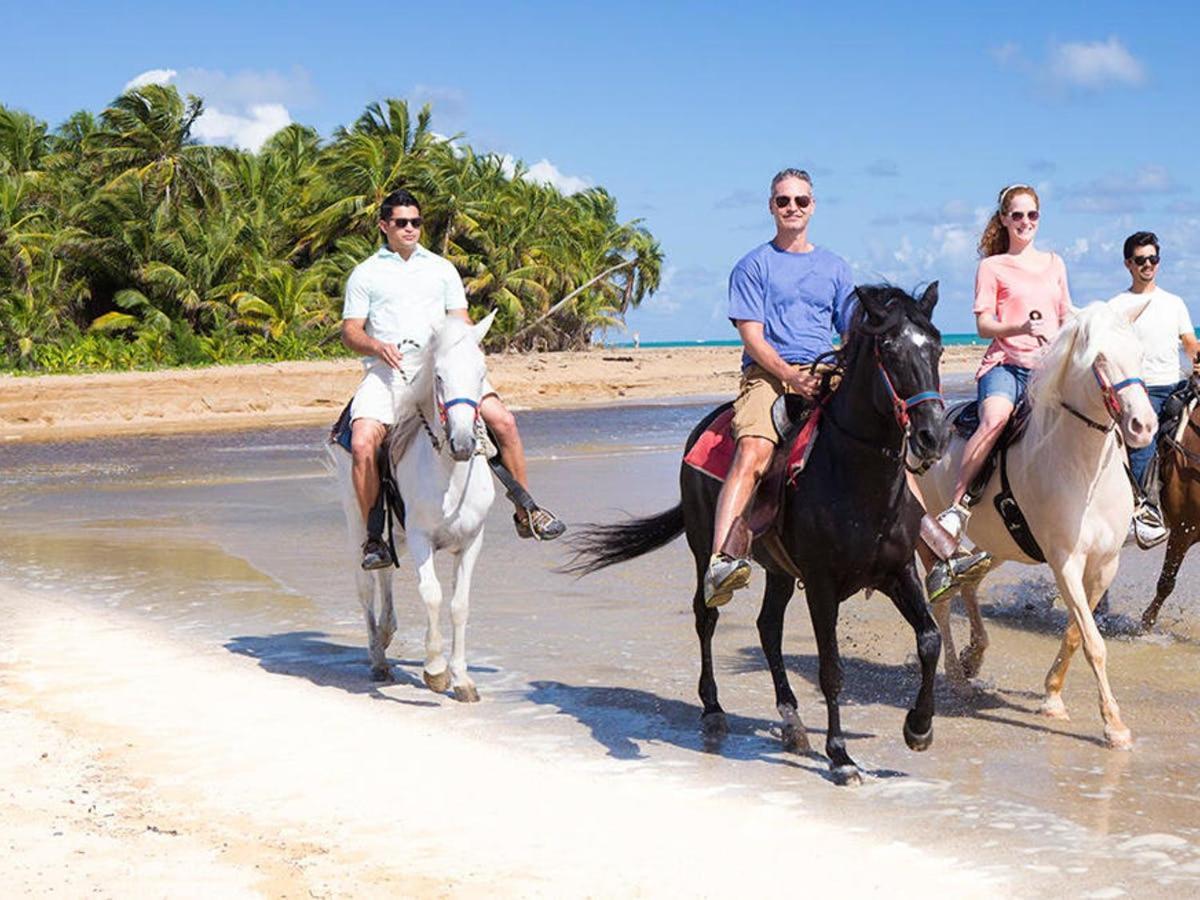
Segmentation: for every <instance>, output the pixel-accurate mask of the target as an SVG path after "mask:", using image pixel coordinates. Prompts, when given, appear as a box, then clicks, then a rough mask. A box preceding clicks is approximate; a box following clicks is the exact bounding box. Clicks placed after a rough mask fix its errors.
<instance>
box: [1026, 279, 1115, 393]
mask: <svg viewBox="0 0 1200 900" xmlns="http://www.w3.org/2000/svg"><path fill="white" fill-rule="evenodd" d="M1113 332H1118V333H1119V336H1120V337H1121V338H1124V339H1126V340H1129V341H1131V342H1136V340H1137V339H1136V337H1135V336H1134V334H1133V329H1132V327H1131V326H1130V324H1129V321H1128V319H1126V318H1125V316H1123V315H1120V314H1119V313H1116V312H1114V311H1113V310H1112V308H1111V307H1109V305H1108V304H1107V303H1099V302H1097V303H1091V304H1089V305H1088V306H1086V307H1084V308H1083V309H1081V310H1078V311H1077V312H1076V313H1075V314H1074V315H1073V316H1071V317H1070V318H1069V319H1068V320H1067V321H1066V323H1065V324H1064V325H1063V327H1062V329H1061V330H1060V331H1059V332H1058V334H1057V336H1055V338H1054V341H1053V342H1052V343H1051V344H1050V346H1049V347H1048V348H1047V349H1046V353H1045V355H1044V356H1043V357H1042V360H1041V362H1040V363H1039V364H1038V366H1037V368H1036V369H1034V371H1033V375H1032V377H1031V378H1030V379H1029V402H1030V403H1031V404H1032V405H1033V407H1034V409H1035V410H1053V409H1057V408H1058V405H1059V403H1060V402H1061V401H1062V399H1063V396H1062V392H1063V384H1064V380H1065V379H1066V377H1067V374H1068V373H1069V372H1072V371H1076V370H1079V369H1085V368H1087V367H1088V366H1090V365H1091V364H1092V363H1093V362H1094V361H1095V359H1096V354H1098V353H1099V352H1100V349H1101V348H1102V347H1103V346H1107V345H1109V342H1110V341H1111V338H1112V336H1113Z"/></svg>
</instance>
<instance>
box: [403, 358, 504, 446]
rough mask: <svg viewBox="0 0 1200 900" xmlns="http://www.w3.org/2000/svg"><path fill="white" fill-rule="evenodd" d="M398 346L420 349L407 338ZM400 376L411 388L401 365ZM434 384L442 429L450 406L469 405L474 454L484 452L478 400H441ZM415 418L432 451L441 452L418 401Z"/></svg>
mask: <svg viewBox="0 0 1200 900" xmlns="http://www.w3.org/2000/svg"><path fill="white" fill-rule="evenodd" d="M400 346H401V347H405V346H412V347H415V348H417V349H421V345H420V344H418V343H417V342H416V341H413V340H408V339H405V340H403V341H401V342H400ZM400 376H401V377H402V378H403V379H404V383H405V384H406V385H408V386H409V387H410V388H411V387H412V379H410V378H409V377H408V373H407V372H405V371H404V368H403V366H401V368H400ZM436 385H437V383H436V381H435V382H434V397H433V402H434V405H435V406H436V407H437V411H438V419H439V420H440V421H441V423H442V429H443V431H445V428H446V420H447V418H448V417H447V412H448V411H449V409H450V407H452V406H458V405H459V404H460V403H465V404H466V405H467V406H469V407H471V410H472V411H473V412H474V417H473V420H472V421H473V425H474V428H475V437H476V439H477V441H479V444H478V446H477V447H476V450H475V453H476V455H479V454H481V453H482V452H484V451H483V441H482V438H483V436H484V432H483V429H482V428H481V427H480V424H481V420H480V418H479V401H478V400H472V399H471V398H470V397H453V398H451V399H450V400H447V401H445V402H442V400H441V399H439V398H438V396H437V386H436ZM417 418H418V419H420V421H421V426H422V427H423V428H424V429H425V434H427V435H428V436H429V442H430V443H431V444H433V452H434V453H441V452H442V446H443V444H442V442H441V441H439V440H438V438H437V435H436V434H434V433H433V429H432V428H431V427H430V425H429V421H428V420H427V419H426V418H425V413H424V412H423V411H422V410H421V404H420V403H418V404H417Z"/></svg>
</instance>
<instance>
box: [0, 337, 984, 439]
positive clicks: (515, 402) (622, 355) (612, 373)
mask: <svg viewBox="0 0 1200 900" xmlns="http://www.w3.org/2000/svg"><path fill="white" fill-rule="evenodd" d="M982 352H983V350H982V348H981V347H978V346H965V347H963V346H956V347H948V348H947V349H946V354H945V356H944V357H943V361H942V371H943V373H944V374H947V375H950V374H957V373H967V372H973V371H974V369H975V366H976V365H977V364H978V361H979V357H980V356H981V355H982ZM739 359H740V350H739V349H738V348H736V347H715V348H712V347H696V348H672V349H639V350H632V349H629V348H618V349H594V350H587V351H580V352H569V353H533V354H525V355H493V356H490V357H489V358H488V369H489V372H490V375H491V379H492V382H493V384H495V386H496V389H497V390H498V391H499V392H500V393H501V395H502V396H503V397H504V398H505V400H506V402H507V403H508V404H509V405H510V406H511V407H512V408H514V409H545V408H548V407H563V406H577V405H587V404H599V403H612V402H614V401H621V400H649V399H661V398H668V397H684V396H722V395H732V394H733V393H734V392H735V391H736V389H737V379H738V370H739ZM361 375H362V368H361V366H360V365H359V363H358V362H357V361H356V360H349V359H348V360H338V361H330V362H296V363H271V364H262V365H249V366H221V367H214V368H210V369H169V370H162V371H157V372H124V373H117V374H100V375H48V376H37V377H29V378H27V377H13V376H3V377H0V441H13V440H69V439H73V438H84V437H90V436H96V435H105V434H165V433H173V432H188V431H210V430H215V429H227V428H258V427H267V426H275V425H309V424H319V423H322V422H330V421H332V420H333V419H334V418H336V417H337V414H338V412H339V411H340V410H341V408H342V406H343V405H344V404H345V403H346V401H347V400H348V399H349V397H350V396H351V395H352V394H353V392H354V388H355V386H356V385H357V384H358V381H359V379H360V377H361Z"/></svg>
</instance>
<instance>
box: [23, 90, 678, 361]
mask: <svg viewBox="0 0 1200 900" xmlns="http://www.w3.org/2000/svg"><path fill="white" fill-rule="evenodd" d="M203 111H204V103H203V101H202V100H201V99H200V98H198V97H193V96H188V97H181V96H180V95H179V93H178V92H177V91H176V90H175V89H174V88H173V87H169V86H161V85H148V86H145V87H142V88H138V89H135V90H132V91H129V92H127V93H125V94H123V95H121V96H120V97H118V98H116V99H115V100H114V101H113V102H112V104H111V105H110V106H109V107H108V108H106V109H104V110H103V111H101V112H100V113H99V114H98V115H94V114H92V113H90V112H88V111H80V112H77V113H75V114H74V115H72V116H71V117H70V118H69V119H67V121H65V122H64V123H63V124H62V125H60V126H59V127H58V128H56V129H53V130H51V129H49V128H48V127H47V125H46V124H45V123H44V122H40V121H39V120H37V119H36V118H35V117H33V116H30V115H28V114H27V113H24V112H21V111H18V110H13V109H10V108H8V107H5V106H3V105H0V354H2V356H0V368H2V369H7V370H10V371H29V372H34V371H41V372H72V371H109V370H122V369H133V368H155V367H159V366H196V365H212V364H219V363H238V362H252V361H258V360H286V359H313V358H324V357H330V356H344V355H348V354H347V351H346V350H345V349H344V348H343V347H342V345H341V342H340V340H339V339H338V328H339V324H338V323H339V318H340V314H341V293H342V289H343V287H344V285H345V281H346V278H347V276H348V275H349V273H350V270H351V269H352V268H353V267H354V266H355V265H356V264H358V263H359V262H361V261H362V260H363V259H365V258H366V257H367V256H368V255H370V254H371V253H373V252H374V251H375V249H376V248H377V247H378V246H379V240H380V237H379V231H378V228H377V219H378V215H379V210H380V205H381V203H382V200H383V198H384V197H386V196H387V194H388V193H390V192H391V191H393V190H395V189H396V188H399V187H405V188H408V189H409V190H411V191H413V192H414V193H415V194H416V195H417V196H418V197H420V198H421V200H422V214H423V217H424V219H425V221H426V223H427V224H426V227H425V231H424V239H425V240H426V242H427V244H428V246H429V247H430V248H432V249H433V250H435V251H436V252H438V253H440V254H442V255H443V256H445V257H447V258H448V259H449V260H451V262H453V263H454V265H455V266H456V267H457V268H458V270H459V272H460V274H461V275H462V277H463V282H464V285H465V286H466V289H467V295H468V298H469V300H470V304H471V311H472V313H473V315H475V316H476V317H479V316H482V315H484V314H486V313H487V312H489V311H491V310H493V309H494V310H496V311H497V320H496V323H495V325H494V326H493V328H492V330H491V331H490V332H489V335H488V340H489V343H490V344H491V345H492V346H493V347H508V348H514V349H526V348H544V349H565V348H572V347H580V346H585V345H586V344H588V343H589V341H590V338H591V335H592V332H593V331H594V330H595V329H596V328H599V327H604V326H608V325H611V324H613V323H619V322H620V320H621V317H622V316H623V314H624V313H625V312H626V311H627V310H628V309H629V308H631V307H633V306H636V305H637V304H638V303H639V302H641V300H642V299H643V298H644V297H645V296H647V295H648V294H650V293H652V292H653V291H654V290H655V289H656V288H657V287H658V284H659V277H660V272H661V266H662V253H661V251H660V249H659V247H658V245H657V243H656V242H655V241H654V239H653V237H652V236H651V235H650V234H649V232H647V231H646V230H645V229H644V228H642V227H641V226H640V224H639V223H638V222H630V223H620V222H619V221H618V220H617V204H616V200H615V199H614V198H613V197H612V196H611V195H609V194H608V193H607V192H605V191H604V190H603V189H600V188H594V189H591V190H588V191H584V192H582V193H579V194H575V195H573V196H569V197H568V196H564V195H563V194H562V193H560V192H559V191H558V190H556V189H555V188H553V187H549V186H546V185H541V184H535V183H532V182H530V181H528V180H527V179H526V177H525V175H526V169H525V168H524V166H523V165H522V164H520V163H517V164H516V165H515V166H514V165H513V164H512V163H511V161H508V160H506V159H504V158H502V157H499V156H497V155H494V154H483V155H481V154H477V153H476V152H475V151H473V150H472V149H471V148H470V147H469V146H466V145H464V144H462V143H461V142H460V141H459V139H458V137H457V136H456V137H453V138H443V137H440V136H439V135H437V133H436V132H435V131H434V130H433V129H432V113H431V110H430V109H429V107H428V106H426V107H424V108H422V109H421V110H420V111H418V112H416V113H415V114H414V113H413V112H412V111H411V110H410V108H409V106H408V105H407V104H406V103H405V102H404V101H403V100H397V99H387V100H384V101H382V102H380V103H372V104H370V105H369V106H368V107H367V108H366V109H365V110H364V112H363V114H362V115H361V116H359V118H358V119H357V120H356V121H355V122H354V123H353V124H351V125H349V126H347V127H343V128H339V129H337V130H336V131H335V132H334V135H333V137H332V138H331V139H330V140H328V141H322V139H321V137H320V136H319V135H318V134H317V132H316V131H314V130H313V129H311V128H307V127H305V126H302V125H289V126H288V127H287V128H284V129H282V130H281V131H279V132H278V133H276V134H275V135H273V136H272V137H271V138H270V139H269V140H268V141H267V142H266V143H265V144H264V145H263V147H262V149H261V150H259V151H258V152H257V153H248V152H244V151H240V150H231V149H227V148H217V147H210V146H204V145H201V144H200V143H198V142H197V141H196V139H195V138H194V137H193V128H194V126H195V124H196V121H197V120H198V119H199V118H200V116H201V115H202V114H203Z"/></svg>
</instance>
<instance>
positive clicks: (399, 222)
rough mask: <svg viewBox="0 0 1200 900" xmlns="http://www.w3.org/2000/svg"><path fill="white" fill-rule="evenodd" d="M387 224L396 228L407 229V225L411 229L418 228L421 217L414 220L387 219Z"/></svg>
mask: <svg viewBox="0 0 1200 900" xmlns="http://www.w3.org/2000/svg"><path fill="white" fill-rule="evenodd" d="M388 224H389V225H394V226H395V227H397V228H407V227H408V226H409V225H411V226H412V227H413V228H420V227H421V217H420V216H417V217H416V218H415V219H388Z"/></svg>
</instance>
